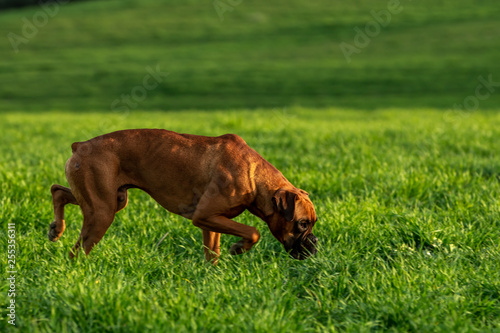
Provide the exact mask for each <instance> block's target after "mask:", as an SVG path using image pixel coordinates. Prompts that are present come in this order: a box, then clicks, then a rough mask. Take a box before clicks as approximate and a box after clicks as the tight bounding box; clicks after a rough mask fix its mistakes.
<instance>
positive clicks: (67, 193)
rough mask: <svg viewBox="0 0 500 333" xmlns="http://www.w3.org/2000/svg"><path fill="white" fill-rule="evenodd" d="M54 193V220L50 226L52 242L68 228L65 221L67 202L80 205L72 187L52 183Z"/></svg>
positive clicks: (51, 190) (51, 189)
mask: <svg viewBox="0 0 500 333" xmlns="http://www.w3.org/2000/svg"><path fill="white" fill-rule="evenodd" d="M50 192H51V193H52V201H53V203H54V217H55V218H54V222H52V223H51V224H50V228H49V235H48V236H49V239H50V240H51V241H52V242H55V241H57V240H58V239H59V238H60V237H61V235H62V234H63V232H64V229H65V228H66V223H65V222H64V206H66V205H67V204H73V205H78V202H77V201H76V198H75V197H74V196H73V193H72V192H71V189H69V188H67V187H64V186H61V185H57V184H56V185H52V187H51V188H50Z"/></svg>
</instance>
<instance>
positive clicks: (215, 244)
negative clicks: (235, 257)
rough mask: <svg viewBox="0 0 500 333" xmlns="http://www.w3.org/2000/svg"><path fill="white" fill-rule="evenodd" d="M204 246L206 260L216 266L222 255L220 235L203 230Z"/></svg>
mask: <svg viewBox="0 0 500 333" xmlns="http://www.w3.org/2000/svg"><path fill="white" fill-rule="evenodd" d="M203 245H204V250H205V259H207V261H208V262H211V263H212V264H214V265H216V264H217V258H218V257H219V254H220V233H218V232H214V231H209V230H203Z"/></svg>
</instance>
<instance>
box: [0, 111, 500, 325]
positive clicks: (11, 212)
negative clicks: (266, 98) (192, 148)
mask: <svg viewBox="0 0 500 333" xmlns="http://www.w3.org/2000/svg"><path fill="white" fill-rule="evenodd" d="M0 124H1V125H0V142H2V144H1V145H0V189H1V193H2V195H1V199H0V218H1V224H2V226H4V228H6V227H5V226H6V224H7V222H14V223H15V224H16V235H17V238H16V241H17V243H18V250H17V263H16V264H17V271H18V274H17V278H18V280H17V288H18V293H17V296H16V301H17V304H18V308H17V318H18V319H17V328H18V329H19V331H22V332H76V331H78V332H158V331H163V332H184V331H188V332H242V331H243V332H334V331H346V332H368V331H374V330H378V331H393V332H405V331H410V332H411V331H413V332H497V331H498V329H500V247H499V243H498V240H499V239H500V205H499V198H500V184H499V174H500V159H499V158H498V156H499V153H500V151H499V150H500V148H499V146H498V137H499V135H500V115H498V114H497V113H495V112H478V113H473V114H470V115H468V118H464V119H455V120H454V121H453V122H450V121H448V120H447V118H446V117H444V114H443V113H442V112H441V111H437V110H400V109H393V110H379V111H356V110H344V109H335V108H328V109H306V108H288V109H285V110H283V109H261V110H253V111H244V110H243V111H238V112H225V111H213V112H210V113H207V112H196V111H182V112H167V113H162V112H147V111H140V112H139V111H137V112H132V113H129V114H126V115H125V114H102V113H86V114H83V115H78V114H74V113H42V114H33V113H4V114H2V115H0ZM135 127H159V128H169V129H172V130H175V131H180V132H191V133H199V134H206V135H219V134H223V133H228V132H232V133H238V134H239V135H241V136H242V137H244V138H245V139H246V141H247V143H248V144H249V145H251V146H252V147H253V148H255V149H256V150H257V151H259V152H260V153H261V154H262V155H263V156H264V157H265V158H266V159H267V160H269V161H270V162H271V163H273V164H274V165H275V166H277V167H278V168H279V169H280V170H281V171H282V172H283V173H284V174H285V175H286V176H287V177H288V179H289V180H290V181H292V182H293V183H294V184H295V185H296V186H298V187H300V188H303V189H305V190H307V191H308V192H310V194H311V198H312V200H313V202H314V203H315V206H316V210H317V213H318V216H319V220H318V223H317V224H316V226H315V234H316V235H317V236H318V238H319V241H320V250H319V252H318V254H317V255H316V256H315V257H314V258H311V259H309V260H305V261H296V260H293V259H291V258H289V257H288V255H287V254H286V253H285V252H284V250H283V248H282V246H281V244H279V243H278V241H276V240H275V239H274V238H273V237H272V235H271V234H270V232H269V230H268V229H267V226H266V225H265V223H264V222H262V221H260V220H258V219H257V218H256V217H253V216H252V215H250V214H247V213H245V214H244V215H242V216H240V217H239V218H238V219H237V220H238V221H239V222H243V223H246V224H249V225H253V226H256V227H257V228H258V229H259V230H260V232H261V234H262V238H261V240H260V242H259V243H258V244H257V245H256V246H255V247H254V248H253V249H252V250H251V251H250V252H249V253H246V254H244V255H241V256H236V257H233V256H231V255H229V253H228V249H229V247H230V245H231V244H232V243H233V242H234V241H235V240H236V238H235V237H232V236H222V243H221V245H222V254H221V259H220V263H219V265H218V266H216V267H212V266H211V265H208V264H206V263H205V262H204V256H203V250H202V237H201V232H200V230H199V229H197V228H196V227H194V226H192V224H191V223H190V221H188V220H186V219H183V218H181V217H179V216H176V215H173V214H170V213H168V212H166V211H165V210H163V209H162V208H161V207H159V206H158V205H157V204H156V203H155V202H154V201H153V200H152V199H150V198H149V197H148V196H147V195H146V194H144V193H143V192H141V191H139V190H131V191H130V200H129V205H128V207H127V208H126V209H125V210H123V211H122V212H120V213H118V214H117V217H116V219H115V222H114V223H113V225H112V226H111V228H110V229H109V230H108V232H107V234H106V235H105V237H104V239H103V240H102V241H101V242H100V243H99V245H98V246H97V247H96V248H95V249H94V250H93V252H92V253H91V255H90V256H89V257H87V258H84V257H80V258H79V259H78V260H75V261H73V262H72V261H70V260H69V258H68V251H69V250H70V248H71V246H72V245H73V244H74V242H75V241H76V239H77V237H78V234H79V231H80V228H81V218H82V216H81V213H80V211H79V209H78V208H77V207H75V206H72V207H71V206H67V209H66V221H67V229H66V231H65V234H64V235H63V237H62V238H61V239H60V240H59V241H58V242H57V243H51V242H49V241H48V239H47V237H46V234H47V231H48V226H49V223H50V222H51V221H52V219H53V213H52V206H51V196H50V191H49V188H50V186H51V185H52V184H53V183H59V184H67V183H66V180H65V177H64V164H65V161H66V159H67V158H68V157H69V156H70V154H71V149H70V145H71V143H72V142H74V141H79V140H85V139H88V138H90V137H93V136H95V135H98V134H101V133H104V132H110V131H113V130H117V129H123V128H135ZM167 232H168V235H167V237H166V238H165V240H164V241H163V242H161V243H160V244H159V246H157V247H156V245H157V243H158V241H159V240H160V239H161V237H162V236H163V235H164V234H165V233H167ZM1 240H2V243H3V244H4V243H5V242H6V240H7V236H6V233H2V235H1ZM2 247H3V248H4V247H5V246H2ZM3 261H4V265H2V266H5V265H6V259H4V260H3ZM6 295H7V284H6V283H5V280H3V281H2V283H1V292H0V300H2V302H1V304H6V302H7V296H6ZM1 311H3V312H2V321H0V331H2V332H6V331H15V329H13V328H12V327H11V326H10V325H7V323H6V322H5V320H3V318H5V313H4V312H5V306H3V305H2V308H1Z"/></svg>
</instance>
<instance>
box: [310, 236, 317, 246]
mask: <svg viewBox="0 0 500 333" xmlns="http://www.w3.org/2000/svg"><path fill="white" fill-rule="evenodd" d="M309 240H310V241H311V242H312V243H313V244H314V245H316V244H318V237H316V236H314V235H313V234H311V236H310V237H309Z"/></svg>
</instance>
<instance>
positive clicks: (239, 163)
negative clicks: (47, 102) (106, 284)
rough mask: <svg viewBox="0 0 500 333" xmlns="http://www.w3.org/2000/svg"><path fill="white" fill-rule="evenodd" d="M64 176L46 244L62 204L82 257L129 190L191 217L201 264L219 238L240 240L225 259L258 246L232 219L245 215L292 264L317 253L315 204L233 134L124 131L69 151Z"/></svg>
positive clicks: (58, 226) (55, 233) (57, 232)
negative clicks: (74, 224) (76, 212)
mask: <svg viewBox="0 0 500 333" xmlns="http://www.w3.org/2000/svg"><path fill="white" fill-rule="evenodd" d="M71 148H72V150H73V155H72V156H71V157H70V159H69V160H68V161H67V162H66V170H65V171H66V178H67V179H68V183H69V185H70V187H71V189H70V188H67V187H63V186H61V185H53V186H52V188H51V192H52V198H53V202H54V215H55V221H54V222H52V223H51V225H50V230H49V235H48V236H49V239H50V240H51V241H57V240H58V239H59V237H61V235H62V233H63V232H64V229H65V222H64V206H65V205H66V204H74V205H79V206H80V208H81V210H82V213H83V226H82V231H81V233H80V237H79V239H78V241H77V242H76V244H75V246H74V247H73V249H72V251H71V252H70V257H71V258H73V257H74V256H75V255H76V254H77V251H78V249H79V247H80V246H83V248H84V250H85V253H86V254H89V252H90V251H91V250H92V247H93V246H94V245H96V244H97V243H98V242H99V241H100V240H101V238H102V237H103V236H104V234H105V233H106V230H108V228H109V226H110V225H111V223H112V222H113V219H114V217H115V214H116V213H117V212H118V211H120V210H121V209H123V208H124V207H125V206H126V205H127V202H128V193H127V190H128V189H129V188H139V189H141V190H143V191H145V192H147V193H148V194H149V195H150V196H151V197H153V199H155V200H156V201H157V202H158V203H159V204H160V205H161V206H163V207H164V208H165V209H167V210H168V211H170V212H172V213H175V214H178V215H181V216H183V217H185V218H187V219H191V220H192V221H193V224H194V225H195V226H197V227H199V228H201V229H202V230H203V244H204V246H205V258H206V259H207V260H208V261H211V262H213V263H215V262H216V261H217V257H218V256H219V253H220V248H219V241H220V234H221V233H223V234H229V235H235V236H238V237H241V240H240V241H238V242H237V243H235V244H233V245H232V246H231V249H230V253H231V254H233V255H234V254H241V253H243V252H246V251H248V250H250V249H251V248H252V246H253V245H254V244H255V243H257V241H258V240H259V237H260V234H259V232H258V231H257V229H256V228H254V227H251V226H247V225H244V224H241V223H237V222H235V221H233V220H232V219H233V218H235V217H236V216H238V215H240V214H241V213H242V212H243V211H244V210H245V209H247V210H249V211H250V212H251V213H252V214H254V215H256V216H258V217H259V218H261V219H262V220H264V221H265V222H266V223H267V225H268V226H269V229H270V230H271V233H272V234H273V236H274V237H276V239H278V241H280V242H281V243H282V244H283V245H284V246H285V249H286V251H287V252H289V253H290V255H291V256H292V257H293V258H295V259H306V258H307V257H308V256H310V255H311V254H314V253H316V251H317V250H316V243H317V238H316V237H315V236H314V235H313V234H312V232H311V231H312V228H313V226H314V224H315V223H316V219H317V218H316V213H315V211H314V206H313V204H312V202H311V200H310V199H309V195H308V194H307V192H305V191H303V190H300V189H297V188H295V187H294V186H293V185H292V184H291V183H290V182H289V181H288V180H287V179H286V178H285V177H284V176H283V174H282V173H281V172H280V171H278V169H276V168H275V167H274V166H272V165H271V164H270V163H269V162H267V161H266V160H265V159H264V158H262V157H261V156H260V155H259V154H258V153H257V152H256V151H255V150H253V149H252V148H250V147H249V146H248V145H247V144H246V143H245V141H244V140H243V139H242V138H240V137H239V136H237V135H234V134H226V135H222V136H219V137H206V136H199V135H190V134H179V133H175V132H171V131H166V130H159V129H136V130H123V131H118V132H113V133H110V134H106V135H102V136H99V137H96V138H93V139H91V140H89V141H85V142H75V143H73V145H72V146H71Z"/></svg>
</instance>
